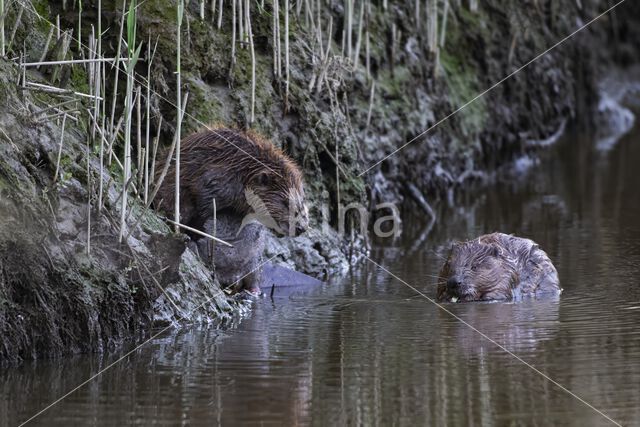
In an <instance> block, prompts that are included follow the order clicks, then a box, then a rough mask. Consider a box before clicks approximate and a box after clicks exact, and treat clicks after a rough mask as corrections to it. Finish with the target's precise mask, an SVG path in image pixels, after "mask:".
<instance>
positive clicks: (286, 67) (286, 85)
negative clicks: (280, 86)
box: [284, 0, 289, 112]
mask: <svg viewBox="0 0 640 427" xmlns="http://www.w3.org/2000/svg"><path fill="white" fill-rule="evenodd" d="M284 72H285V83H284V111H285V112H286V111H288V110H289V0H285V2H284Z"/></svg>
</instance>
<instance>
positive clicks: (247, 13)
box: [244, 0, 289, 125]
mask: <svg viewBox="0 0 640 427" xmlns="http://www.w3.org/2000/svg"><path fill="white" fill-rule="evenodd" d="M286 1H289V0H286ZM244 9H245V17H246V20H247V22H246V28H247V35H248V37H249V49H250V52H251V118H250V119H249V124H250V125H253V122H254V120H255V109H256V52H255V49H254V47H253V32H252V30H251V8H250V7H249V0H245V8H244Z"/></svg>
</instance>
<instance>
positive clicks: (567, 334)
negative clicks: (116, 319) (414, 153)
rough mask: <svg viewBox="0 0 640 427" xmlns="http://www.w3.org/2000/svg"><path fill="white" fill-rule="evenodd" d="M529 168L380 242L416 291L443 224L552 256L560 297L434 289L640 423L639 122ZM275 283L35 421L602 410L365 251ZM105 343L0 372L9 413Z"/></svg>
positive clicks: (552, 417) (493, 418)
mask: <svg viewBox="0 0 640 427" xmlns="http://www.w3.org/2000/svg"><path fill="white" fill-rule="evenodd" d="M569 142H570V143H564V144H560V145H559V146H558V147H556V148H555V149H554V151H553V152H552V153H550V155H549V158H548V159H547V160H546V161H545V162H544V163H543V166H541V167H540V168H538V169H534V170H532V171H531V172H530V175H529V176H528V177H525V178H523V179H519V180H511V181H510V182H509V183H508V184H499V185H496V186H495V187H493V188H491V189H489V190H481V191H475V192H470V193H469V194H466V195H459V196H458V197H457V200H456V206H457V207H443V208H442V209H441V210H440V215H439V216H440V218H441V220H440V221H439V222H438V224H437V225H436V227H435V228H434V229H433V230H432V232H431V234H430V235H429V238H428V239H427V240H426V241H425V243H424V245H422V247H421V249H420V250H417V251H415V252H413V253H411V254H410V255H408V254H407V251H406V250H405V249H406V248H409V247H411V245H412V241H411V239H410V237H411V236H418V235H419V234H420V231H421V229H422V227H424V226H425V225H426V224H424V223H423V222H422V221H420V219H414V220H410V221H407V224H406V227H405V231H404V239H405V241H404V242H402V244H400V243H399V244H398V245H396V246H388V247H380V248H378V249H377V250H376V253H375V258H376V259H377V260H378V261H379V262H380V263H382V264H383V265H384V266H385V267H386V268H388V269H389V270H391V271H393V272H394V273H395V274H397V275H398V276H399V277H401V278H402V279H403V280H406V281H407V282H408V283H410V284H412V285H413V286H415V287H416V288H418V289H420V290H421V291H422V292H424V293H425V294H426V295H428V296H431V297H434V296H435V281H436V279H435V278H434V275H435V274H437V272H438V269H439V267H440V264H441V262H442V260H441V259H440V257H441V256H442V254H443V253H444V252H445V251H446V248H447V243H448V242H449V241H450V240H452V239H466V238H470V237H475V236H477V235H479V234H483V233H487V232H491V231H496V230H500V231H503V232H507V233H516V234H519V235H522V236H526V237H530V238H532V239H534V240H535V241H537V242H538V243H539V244H540V245H541V246H542V247H543V248H544V249H545V250H546V251H547V253H548V254H549V255H550V257H551V258H552V259H553V260H554V261H555V263H556V266H557V268H558V271H559V274H560V278H561V283H562V286H563V288H564V293H563V294H562V297H561V298H559V299H555V300H542V301H533V300H527V301H523V302H520V303H476V304H446V305H445V307H446V308H447V309H448V310H451V312H453V313H454V314H455V315H457V316H459V317H460V318H461V319H463V320H464V321H465V322H467V323H468V324H470V325H473V326H474V327H475V328H477V329H479V330H480V331H482V332H483V333H484V334H486V335H487V336H489V337H490V338H491V339H492V340H495V341H496V342H497V343H499V344H500V345H502V346H504V347H505V348H506V349H508V350H509V351H510V352H513V353H514V354H516V355H517V356H518V357H520V358H522V360H524V361H526V362H527V363H530V364H532V365H533V366H535V367H536V368H537V369H539V370H540V371H542V372H544V373H546V374H547V375H549V377H551V378H553V380H555V381H557V382H558V383H560V384H562V385H563V386H565V387H567V388H568V389H570V390H571V391H572V392H574V393H575V394H577V395H578V396H580V397H581V398H583V399H584V400H585V401H587V402H589V403H590V404H592V405H593V406H594V407H596V408H597V409H599V410H601V411H603V412H604V413H606V414H607V415H608V416H610V417H612V418H613V419H615V420H617V421H619V422H621V423H623V424H626V425H629V424H634V423H640V406H639V405H638V403H639V402H640V387H638V384H640V330H639V329H638V326H637V325H638V324H639V323H640V279H638V278H639V277H640V179H639V177H638V170H637V169H638V167H639V165H640V140H639V134H638V133H636V134H633V135H630V136H628V137H627V138H625V139H624V140H623V141H622V142H621V143H620V144H619V145H618V146H616V147H615V148H614V149H613V150H611V151H610V152H607V153H601V152H597V151H595V150H592V149H590V148H589V147H591V143H590V141H588V140H586V139H582V138H579V137H574V138H572V139H571V141H569ZM282 292H283V291H281V293H278V292H276V294H275V296H274V298H273V300H271V299H269V298H266V299H264V300H262V301H261V302H259V303H258V304H257V306H256V309H255V311H254V312H253V314H252V316H251V317H250V318H247V319H245V320H243V321H242V322H241V323H240V324H239V325H238V326H237V327H236V328H232V329H231V330H227V331H218V330H214V329H200V328H192V329H187V330H183V331H174V332H171V333H167V334H166V335H163V336H162V337H161V338H158V339H155V340H153V342H151V343H149V344H148V345H146V346H144V347H143V348H141V349H140V350H139V351H137V352H136V353H135V354H133V355H132V356H130V357H128V358H126V359H125V360H124V361H122V362H121V363H119V364H117V365H115V366H114V367H113V368H112V369H110V370H108V371H107V372H106V373H104V374H103V375H101V376H100V377H99V378H98V379H97V380H95V381H92V382H90V383H89V384H88V385H86V386H84V387H82V388H81V389H79V390H78V391H76V392H74V393H72V394H71V395H70V396H69V397H67V398H66V399H64V400H63V401H62V402H61V403H59V404H57V405H55V406H54V407H53V408H51V409H50V410H48V411H47V412H46V413H45V414H44V415H42V416H41V417H40V418H38V419H36V420H35V422H36V423H39V424H44V425H72V424H76V423H78V424H79V423H82V424H84V425H93V424H96V425H97V424H107V425H122V424H128V423H140V424H150V423H152V422H153V423H157V424H167V425H175V424H177V423H182V424H194V425H237V424H256V425H297V424H307V423H311V422H312V423H313V424H318V425H344V424H346V425H384V426H386V425H461V424H462V425H464V424H477V425H505V424H515V425H606V423H607V420H606V419H605V418H604V417H603V416H602V415H600V414H599V413H598V412H596V411H595V410H593V409H591V408H589V407H588V406H586V405H585V404H584V403H582V402H580V401H579V400H578V399H576V398H575V397H573V396H571V395H570V394H568V393H567V392H565V391H563V390H562V389H560V388H559V387H558V386H556V385H554V384H553V383H551V382H549V381H548V380H546V379H545V378H544V377H542V376H541V375H539V374H538V373H536V372H534V371H533V370H532V369H530V368H529V367H527V366H526V365H525V364H524V363H523V362H522V361H519V360H517V359H516V358H514V357H513V356H512V355H510V354H508V353H507V352H505V351H504V350H503V349H501V348H500V347H498V346H496V345H495V344H494V343H491V342H489V341H488V340H486V339H485V338H483V337H482V336H480V335H479V334H478V333H477V332H474V331H473V330H471V329H470V328H469V327H468V326H465V325H464V324H463V323H461V322H460V321H458V320H456V319H455V318H453V317H452V316H451V315H450V314H448V313H446V312H444V311H443V310H441V309H439V308H437V307H436V306H435V305H434V304H432V303H431V302H429V301H427V300H426V299H425V298H423V297H421V296H419V295H417V294H416V292H415V291H413V290H411V289H410V288H409V287H407V286H405V285H403V284H402V283H400V282H399V281H397V280H395V279H393V278H392V277H390V275H389V274H387V273H385V272H384V271H382V270H380V269H379V268H377V267H375V265H373V264H368V265H366V266H364V267H363V268H362V269H361V271H358V272H357V273H354V274H353V275H352V276H351V277H348V278H346V279H344V280H342V281H340V282H339V283H331V284H328V285H326V286H322V287H319V288H316V289H308V290H304V291H303V290H297V291H296V290H293V291H291V290H289V291H288V293H282ZM116 358H117V355H110V356H108V357H105V358H100V357H97V356H82V357H75V358H69V359H65V360H61V361H60V360H57V361H43V360H41V361H37V362H35V363H31V364H26V365H24V366H21V367H19V368H14V369H8V370H4V371H3V372H1V373H0V391H1V392H2V394H3V397H2V402H1V403H0V405H2V406H0V424H2V425H5V424H7V425H14V424H17V423H19V422H20V421H23V420H25V419H27V418H28V417H29V416H31V415H33V414H34V413H36V412H37V411H38V410H40V409H42V408H44V407H45V406H46V405H47V404H49V403H50V402H52V401H53V400H55V399H56V398H58V397H60V396H61V395H63V394H65V393H66V392H68V391H69V390H71V389H73V388H74V387H75V386H76V385H78V384H80V383H81V382H83V381H84V380H85V379H87V378H88V377H90V376H91V375H92V374H93V373H95V372H97V371H98V370H100V369H101V368H104V367H105V366H107V365H108V364H109V363H110V362H111V361H112V360H115V359H116Z"/></svg>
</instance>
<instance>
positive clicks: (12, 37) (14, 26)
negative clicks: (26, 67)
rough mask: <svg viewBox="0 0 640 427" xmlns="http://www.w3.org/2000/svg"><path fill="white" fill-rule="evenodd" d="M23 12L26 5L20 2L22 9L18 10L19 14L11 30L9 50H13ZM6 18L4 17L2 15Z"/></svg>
mask: <svg viewBox="0 0 640 427" xmlns="http://www.w3.org/2000/svg"><path fill="white" fill-rule="evenodd" d="M22 12H24V5H23V4H22V3H20V10H19V11H18V16H17V18H16V20H15V22H14V24H13V30H12V31H11V38H9V45H8V46H7V51H9V50H11V46H12V45H13V39H14V38H15V36H16V31H18V27H19V26H20V23H21V21H22ZM2 20H4V17H2Z"/></svg>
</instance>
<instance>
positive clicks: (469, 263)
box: [438, 233, 560, 301]
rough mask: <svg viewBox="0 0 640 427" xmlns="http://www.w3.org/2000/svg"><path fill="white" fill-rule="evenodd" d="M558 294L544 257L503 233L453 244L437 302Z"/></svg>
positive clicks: (551, 268)
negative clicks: (545, 293) (453, 299)
mask: <svg viewBox="0 0 640 427" xmlns="http://www.w3.org/2000/svg"><path fill="white" fill-rule="evenodd" d="M451 282H454V283H455V282H457V284H452V283H451ZM559 291H560V282H559V280H558V273H557V271H556V269H555V267H554V266H553V264H552V263H551V260H550V259H549V257H548V256H547V254H546V253H545V252H544V251H543V250H542V249H540V248H539V247H538V245H537V244H536V243H535V242H533V241H532V240H529V239H523V238H520V237H515V236H510V235H507V234H503V233H492V234H486V235H484V236H480V237H478V238H477V239H474V240H470V241H467V242H458V243H455V244H454V245H453V247H452V248H451V251H450V252H449V257H448V258H447V261H446V262H445V264H444V266H443V267H442V269H441V270H440V278H439V281H438V300H439V301H450V300H451V299H452V298H453V297H455V298H457V299H458V300H460V301H478V300H505V299H514V298H516V297H518V296H520V295H526V294H534V293H543V292H555V293H557V292H559Z"/></svg>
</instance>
